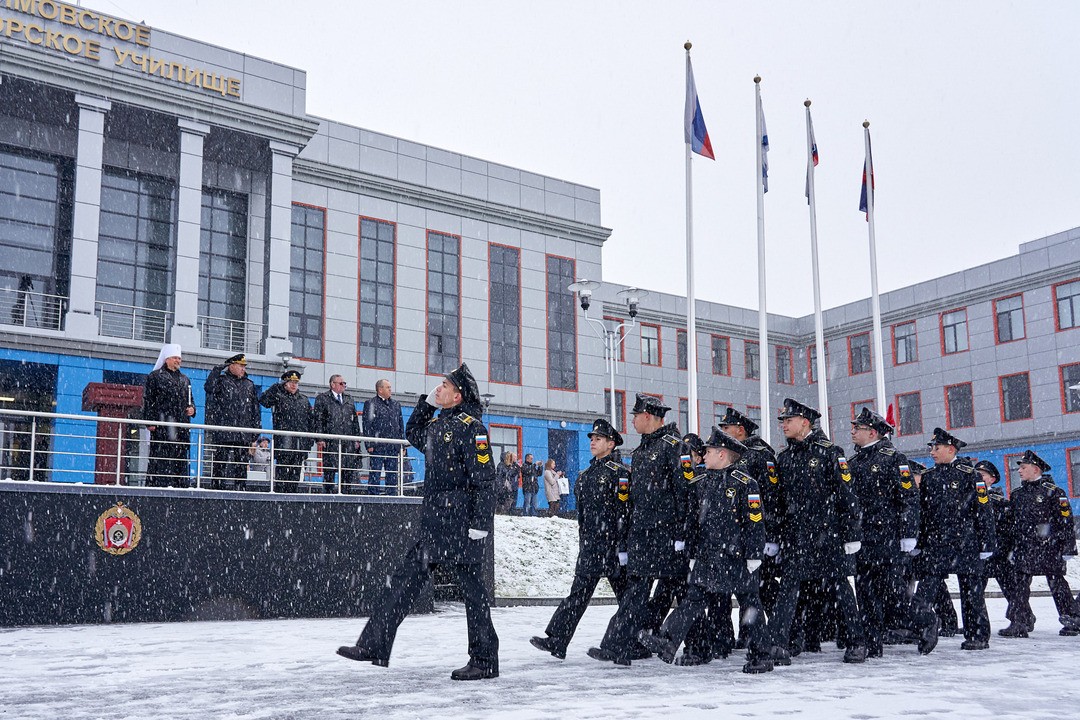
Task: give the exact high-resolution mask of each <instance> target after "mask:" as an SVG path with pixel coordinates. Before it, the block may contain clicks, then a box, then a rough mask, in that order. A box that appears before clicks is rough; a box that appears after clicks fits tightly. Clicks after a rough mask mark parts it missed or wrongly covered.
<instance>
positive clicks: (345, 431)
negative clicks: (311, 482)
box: [312, 375, 360, 493]
mask: <svg viewBox="0 0 1080 720" xmlns="http://www.w3.org/2000/svg"><path fill="white" fill-rule="evenodd" d="M347 387H348V384H347V383H346V382H345V378H343V377H341V376H340V375H331V376H330V389H329V390H327V391H325V392H321V393H319V394H318V395H316V396H315V408H314V409H313V410H312V424H313V429H312V432H317V433H325V434H327V435H351V436H359V435H360V421H359V420H358V419H357V417H356V401H355V400H354V399H353V396H352V395H350V394H349V393H348V392H347V391H346V388H347ZM318 447H319V452H320V453H321V454H322V466H323V492H326V493H332V492H346V489H347V488H348V487H349V486H350V485H352V484H353V482H354V481H355V474H356V473H355V471H354V470H353V468H355V467H356V460H357V457H358V456H357V454H356V453H357V450H359V449H360V441H359V440H355V441H348V440H344V441H343V440H339V439H329V440H319V441H318ZM339 469H340V470H341V487H340V488H338V486H337V479H338V477H337V476H338V470H339Z"/></svg>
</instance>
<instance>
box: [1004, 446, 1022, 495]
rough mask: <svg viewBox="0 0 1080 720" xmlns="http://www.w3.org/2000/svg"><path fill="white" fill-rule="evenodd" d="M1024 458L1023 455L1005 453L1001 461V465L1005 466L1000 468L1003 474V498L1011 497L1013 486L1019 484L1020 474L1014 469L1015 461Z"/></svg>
mask: <svg viewBox="0 0 1080 720" xmlns="http://www.w3.org/2000/svg"><path fill="white" fill-rule="evenodd" d="M1023 456H1024V453H1005V456H1004V457H1003V458H1002V459H1001V462H1002V464H1003V465H1004V466H1005V467H1004V468H1002V472H1003V473H1005V477H1004V479H1005V488H1004V490H1005V496H1006V497H1009V496H1010V495H1012V489H1013V487H1014V486H1015V485H1019V484H1020V472H1019V470H1018V469H1017V467H1016V461H1017V460H1019V459H1020V458H1022V457H1023Z"/></svg>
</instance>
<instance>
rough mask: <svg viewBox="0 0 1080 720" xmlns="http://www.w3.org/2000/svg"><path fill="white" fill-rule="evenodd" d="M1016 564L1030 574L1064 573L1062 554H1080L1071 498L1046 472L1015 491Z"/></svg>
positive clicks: (1012, 505)
mask: <svg viewBox="0 0 1080 720" xmlns="http://www.w3.org/2000/svg"><path fill="white" fill-rule="evenodd" d="M1009 508H1010V511H1011V513H1012V516H1013V531H1014V533H1015V545H1014V546H1013V563H1014V564H1015V566H1016V568H1017V569H1018V570H1019V571H1020V572H1022V573H1024V574H1026V575H1063V574H1065V561H1064V560H1062V557H1061V556H1062V555H1075V554H1076V534H1075V532H1074V531H1073V518H1072V509H1071V508H1070V506H1069V497H1068V496H1067V495H1066V494H1065V491H1064V490H1062V489H1061V488H1060V487H1058V485H1057V483H1055V482H1054V479H1053V478H1052V477H1050V476H1049V475H1046V474H1044V475H1043V476H1042V477H1041V478H1039V479H1038V480H1035V481H1032V482H1023V483H1021V484H1020V487H1018V488H1016V489H1015V490H1013V492H1012V500H1011V501H1010V503H1009Z"/></svg>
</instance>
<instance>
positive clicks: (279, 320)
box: [263, 140, 300, 356]
mask: <svg viewBox="0 0 1080 720" xmlns="http://www.w3.org/2000/svg"><path fill="white" fill-rule="evenodd" d="M299 151H300V148H298V147H297V146H295V145H289V144H287V143H281V142H276V141H273V140H271V141H270V154H271V170H270V213H269V220H270V232H269V239H268V241H267V243H266V276H265V277H266V285H265V287H264V290H263V294H264V296H265V303H264V306H265V308H266V312H265V318H266V334H265V338H266V342H265V345H264V347H265V349H264V353H265V354H266V355H269V356H274V355H277V354H278V353H282V352H290V353H291V352H292V341H291V340H289V274H290V272H291V271H292V258H291V252H292V165H293V158H294V157H296V154H297V153H298V152H299Z"/></svg>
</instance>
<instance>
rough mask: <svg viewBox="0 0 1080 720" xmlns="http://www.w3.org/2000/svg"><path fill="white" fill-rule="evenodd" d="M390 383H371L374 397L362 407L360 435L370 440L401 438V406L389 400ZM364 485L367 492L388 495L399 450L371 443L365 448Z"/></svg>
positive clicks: (396, 468) (382, 444) (395, 482)
mask: <svg viewBox="0 0 1080 720" xmlns="http://www.w3.org/2000/svg"><path fill="white" fill-rule="evenodd" d="M390 391H391V387H390V381H389V380H387V379H385V378H384V379H382V380H379V381H378V382H377V383H375V397H373V398H371V399H369V400H367V401H366V402H365V403H364V435H366V436H368V437H374V438H390V439H394V440H403V439H404V438H405V421H404V420H403V419H402V414H401V403H399V402H398V401H397V400H395V399H394V398H392V397H391V396H390ZM367 451H368V454H369V455H370V459H369V461H368V469H369V470H370V474H369V476H368V484H369V486H370V490H371V492H373V493H375V494H379V493H380V492H385V493H389V492H390V490H389V486H390V485H397V473H398V459H399V457H400V453H401V446H400V445H394V444H392V443H379V442H375V443H371V444H369V445H368V446H367Z"/></svg>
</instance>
